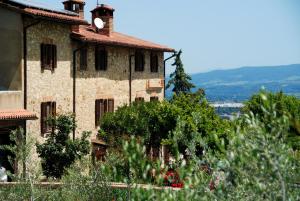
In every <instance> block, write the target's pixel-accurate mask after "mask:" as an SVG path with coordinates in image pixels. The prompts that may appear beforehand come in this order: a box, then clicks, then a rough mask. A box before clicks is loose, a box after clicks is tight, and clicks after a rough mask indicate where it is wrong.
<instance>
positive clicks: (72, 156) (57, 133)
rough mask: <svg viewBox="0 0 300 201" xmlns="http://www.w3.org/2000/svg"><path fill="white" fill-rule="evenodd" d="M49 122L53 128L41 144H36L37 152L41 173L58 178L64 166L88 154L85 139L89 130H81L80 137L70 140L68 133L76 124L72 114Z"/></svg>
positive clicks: (68, 165) (87, 142)
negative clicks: (40, 160)
mask: <svg viewBox="0 0 300 201" xmlns="http://www.w3.org/2000/svg"><path fill="white" fill-rule="evenodd" d="M51 122H52V123H53V126H54V127H55V130H54V131H53V132H52V133H51V134H50V135H49V137H48V138H47V139H46V142H45V143H43V144H37V145H36V147H37V153H38V155H39V157H41V159H42V168H43V173H44V175H45V176H47V178H49V177H52V178H56V179H59V178H61V177H62V175H63V174H64V171H65V169H66V168H68V167H70V165H72V164H73V163H74V162H75V161H76V160H77V159H81V158H82V157H83V156H85V155H87V154H89V152H90V145H89V141H88V140H87V139H88V137H89V136H90V132H83V133H82V137H81V138H80V139H75V140H71V139H70V133H71V131H72V130H73V128H74V127H75V126H76V124H75V121H74V116H72V115H60V116H58V117H57V118H56V119H52V120H51Z"/></svg>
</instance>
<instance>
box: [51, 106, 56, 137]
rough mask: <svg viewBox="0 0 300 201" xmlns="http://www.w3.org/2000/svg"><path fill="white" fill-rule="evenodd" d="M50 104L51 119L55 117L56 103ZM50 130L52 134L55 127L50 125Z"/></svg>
mask: <svg viewBox="0 0 300 201" xmlns="http://www.w3.org/2000/svg"><path fill="white" fill-rule="evenodd" d="M50 104H51V115H52V118H55V116H56V102H52V103H50ZM51 129H52V132H53V133H54V130H55V126H54V125H51Z"/></svg>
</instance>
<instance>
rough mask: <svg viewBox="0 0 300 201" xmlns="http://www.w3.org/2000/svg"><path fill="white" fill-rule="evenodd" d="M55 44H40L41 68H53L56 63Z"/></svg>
mask: <svg viewBox="0 0 300 201" xmlns="http://www.w3.org/2000/svg"><path fill="white" fill-rule="evenodd" d="M56 55H57V52H56V45H52V44H41V67H42V69H48V70H54V68H56V65H57V56H56Z"/></svg>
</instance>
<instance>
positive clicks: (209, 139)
mask: <svg viewBox="0 0 300 201" xmlns="http://www.w3.org/2000/svg"><path fill="white" fill-rule="evenodd" d="M200 92H201V91H200ZM170 102H171V104H173V105H174V106H175V107H176V108H178V111H179V114H180V115H179V116H178V117H177V123H176V127H175V129H174V130H172V132H170V133H169V138H168V140H169V142H171V145H172V147H173V149H174V148H175V149H174V150H179V151H180V152H181V153H183V154H185V150H186V149H187V151H189V152H194V153H197V155H198V156H200V155H202V150H203V148H204V147H206V146H207V147H210V148H211V149H214V150H215V151H216V152H224V151H225V150H224V146H225V144H226V142H227V140H228V139H227V138H228V137H229V134H230V130H231V125H230V122H229V121H227V120H223V119H221V118H220V117H219V116H218V115H217V114H216V113H215V111H214V108H213V107H211V106H210V105H209V103H208V102H207V101H206V99H205V97H204V94H203V93H195V94H183V93H180V94H179V95H174V96H173V98H172V99H171V101H170ZM220 141H222V144H223V146H222V147H220V146H218V145H219V142H220ZM173 153H174V152H173ZM190 154H191V153H190Z"/></svg>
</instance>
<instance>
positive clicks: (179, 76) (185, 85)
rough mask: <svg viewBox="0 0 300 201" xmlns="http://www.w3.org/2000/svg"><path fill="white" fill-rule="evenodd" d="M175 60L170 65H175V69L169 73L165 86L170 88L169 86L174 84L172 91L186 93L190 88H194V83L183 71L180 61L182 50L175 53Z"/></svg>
mask: <svg viewBox="0 0 300 201" xmlns="http://www.w3.org/2000/svg"><path fill="white" fill-rule="evenodd" d="M175 54H176V56H175V62H174V63H173V64H172V66H176V69H175V71H174V72H173V73H172V74H171V75H170V80H169V82H168V84H167V86H166V88H167V89H168V88H170V87H171V86H174V87H173V89H172V91H173V92H174V93H176V94H179V93H180V92H182V93H188V92H191V89H192V88H194V87H195V86H194V84H192V83H191V82H190V81H191V80H192V78H191V76H189V75H188V74H186V73H185V72H184V67H183V63H182V61H181V54H182V51H181V50H180V51H179V52H177V53H175Z"/></svg>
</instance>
